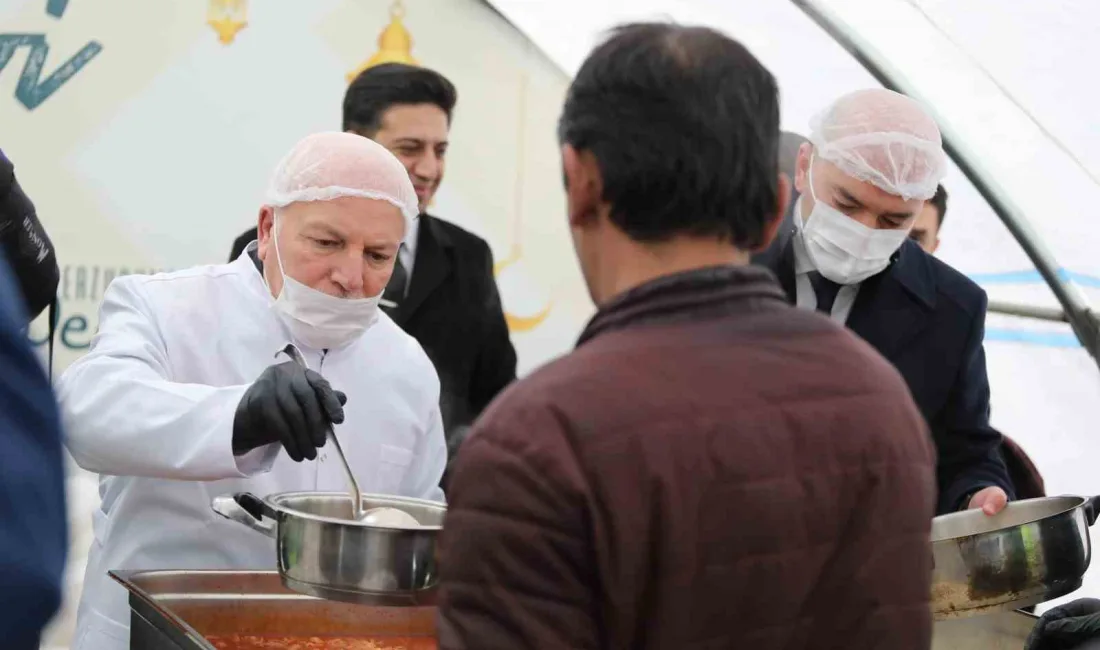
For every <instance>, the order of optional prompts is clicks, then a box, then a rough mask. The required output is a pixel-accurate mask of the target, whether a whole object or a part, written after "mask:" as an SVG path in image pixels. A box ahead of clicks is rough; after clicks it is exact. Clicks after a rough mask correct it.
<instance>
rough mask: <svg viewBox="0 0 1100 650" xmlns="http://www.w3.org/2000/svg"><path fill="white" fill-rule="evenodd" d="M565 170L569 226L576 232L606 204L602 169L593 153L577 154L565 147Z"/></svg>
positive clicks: (579, 152) (581, 152) (562, 149)
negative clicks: (602, 204)
mask: <svg viewBox="0 0 1100 650" xmlns="http://www.w3.org/2000/svg"><path fill="white" fill-rule="evenodd" d="M561 166H562V174H563V176H564V181H565V197H566V210H567V211H568V213H569V225H570V227H573V228H576V227H579V226H583V225H585V224H586V223H588V222H590V221H591V219H592V218H593V217H595V216H596V215H597V214H598V213H599V210H598V208H599V206H600V204H601V203H602V202H603V176H602V175H601V174H600V166H599V164H598V163H597V162H596V157H595V156H593V155H592V152H590V151H577V150H576V149H574V148H573V146H572V145H569V144H563V145H562V147H561Z"/></svg>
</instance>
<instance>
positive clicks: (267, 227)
mask: <svg viewBox="0 0 1100 650" xmlns="http://www.w3.org/2000/svg"><path fill="white" fill-rule="evenodd" d="M274 237H275V208H272V207H271V206H269V205H265V206H263V207H262V208H260V214H259V216H258V217H257V219H256V239H257V240H258V244H257V247H256V254H257V255H258V256H259V258H260V259H261V260H262V259H264V258H265V257H266V256H267V248H268V246H270V245H271V243H272V242H273V241H274Z"/></svg>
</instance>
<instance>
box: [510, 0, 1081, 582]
mask: <svg viewBox="0 0 1100 650" xmlns="http://www.w3.org/2000/svg"><path fill="white" fill-rule="evenodd" d="M802 1H803V2H804V3H805V4H806V5H808V6H809V7H811V8H812V9H814V10H815V11H818V12H821V13H823V14H825V15H827V16H828V17H830V18H831V19H833V20H835V21H837V22H839V23H841V24H842V25H843V27H844V29H845V30H846V31H847V32H848V33H850V34H852V35H853V36H854V37H855V38H857V39H858V40H859V41H860V42H861V43H862V44H864V45H866V46H867V47H869V48H870V49H871V50H874V51H875V52H876V54H877V55H878V56H879V58H880V59H881V60H883V61H885V62H887V64H888V66H889V68H890V72H892V73H893V74H894V76H895V77H896V80H897V81H898V83H900V84H902V85H903V86H904V87H905V89H906V90H908V91H910V92H911V93H912V94H913V95H915V96H916V97H917V98H918V99H920V100H922V101H924V102H925V103H926V104H927V105H928V106H930V107H931V108H932V110H933V112H934V113H935V114H936V116H937V118H938V120H939V121H940V124H941V127H942V128H943V130H944V132H945V135H947V136H948V137H949V138H951V139H952V140H953V142H954V144H955V145H956V146H957V147H958V148H959V149H962V150H965V151H969V152H972V153H973V154H975V155H974V160H973V162H974V163H975V164H976V166H977V168H978V171H979V172H980V173H983V175H984V176H985V177H986V179H987V182H988V183H989V184H991V185H992V186H993V187H994V189H995V190H997V191H998V192H999V193H1002V194H1003V196H1004V198H1005V199H1006V200H1007V202H1008V203H1009V204H1010V205H1011V206H1013V207H1015V208H1016V209H1017V210H1018V211H1019V213H1021V214H1022V215H1024V216H1025V218H1026V220H1027V222H1028V223H1029V224H1030V227H1031V229H1032V230H1033V231H1034V233H1035V234H1036V239H1037V240H1038V242H1039V244H1040V245H1041V246H1045V247H1046V248H1047V249H1049V251H1050V252H1051V253H1052V256H1053V258H1054V260H1055V263H1056V265H1057V266H1058V267H1060V273H1061V275H1062V276H1063V277H1064V278H1066V279H1067V280H1068V281H1069V282H1070V283H1071V285H1072V286H1071V291H1073V292H1077V291H1079V292H1081V294H1082V297H1083V300H1084V301H1086V302H1088V300H1089V298H1090V297H1091V299H1092V302H1093V303H1095V302H1096V300H1097V296H1098V292H1100V254H1098V252H1100V245H1098V244H1100V232H1098V231H1097V230H1096V229H1095V228H1092V227H1090V226H1091V225H1092V223H1093V222H1092V221H1091V217H1092V215H1091V214H1089V213H1090V211H1091V210H1094V209H1096V208H1095V206H1097V205H1100V182H1098V179H1100V128H1097V127H1098V125H1097V121H1096V118H1095V115H1096V110H1095V107H1096V106H1097V105H1098V104H1100V89H1098V88H1097V87H1096V85H1095V84H1093V83H1092V82H1091V79H1092V78H1093V77H1094V76H1095V65H1096V63H1097V62H1100V39H1097V38H1096V37H1095V29H1096V25H1100V3H1096V2H1094V1H1093V0H1051V1H1049V2H1042V3H1036V2H1031V1H1030V0H802ZM490 4H492V5H493V6H494V7H495V8H496V9H497V10H498V11H499V12H501V14H502V15H504V17H505V18H507V19H508V20H509V21H511V22H512V23H513V24H514V25H515V26H516V27H517V28H518V29H519V30H521V31H522V32H523V33H524V34H526V35H527V36H528V37H529V38H530V39H531V40H532V41H533V42H534V43H535V44H536V45H537V46H538V47H539V48H540V49H541V50H542V51H543V52H544V53H545V54H546V55H547V56H548V57H550V58H551V59H552V60H553V61H554V62H555V63H557V64H558V65H559V66H561V67H562V69H563V70H565V71H566V73H567V74H570V75H572V74H574V73H575V72H576V70H577V69H578V68H579V66H580V64H581V62H582V61H583V59H584V57H585V55H586V54H587V53H588V51H589V50H590V49H591V47H592V46H593V45H594V44H595V43H597V42H598V41H599V40H600V38H601V37H602V35H603V34H604V32H605V31H606V30H607V29H609V28H610V27H613V26H614V25H616V24H620V23H623V22H628V21H634V20H647V19H672V20H675V21H677V22H680V23H685V24H703V25H708V26H711V27H715V28H717V29H720V30H722V31H724V32H726V33H728V34H730V35H731V36H733V37H735V38H737V39H738V40H740V41H741V42H742V43H744V44H745V45H746V46H747V47H749V48H750V49H751V50H752V51H753V52H754V53H755V54H756V55H757V56H758V57H759V58H760V59H761V60H762V61H763V62H764V64H765V65H766V66H767V67H768V68H769V69H771V70H772V72H773V73H774V74H775V75H776V76H777V78H778V80H779V84H780V89H781V93H782V102H783V104H782V118H783V128H784V129H786V130H790V131H795V132H800V133H806V130H807V123H808V121H809V118H810V116H811V115H812V114H813V113H815V112H816V111H817V110H819V109H820V108H821V107H823V106H824V105H826V104H827V103H828V102H830V101H831V100H832V99H833V98H835V97H837V96H838V95H840V94H843V93H845V92H848V91H850V90H854V89H857V88H861V87H867V86H875V85H879V84H878V82H877V81H876V80H875V77H874V76H872V75H871V73H869V72H868V70H867V69H865V68H864V67H863V66H862V65H861V64H860V63H859V62H858V61H857V60H856V58H855V57H853V56H852V54H850V53H849V52H848V51H847V50H846V49H845V48H844V47H842V46H841V45H839V44H838V43H837V42H836V41H834V40H833V39H832V38H831V37H830V36H829V35H828V33H826V31H824V30H823V29H822V28H821V27H819V26H818V24H817V23H815V22H814V20H812V19H811V18H810V17H809V16H808V15H807V13H804V12H803V10H802V9H801V8H800V7H799V6H798V5H797V4H795V3H794V2H790V1H788V0H766V1H764V2H729V1H728V0H555V1H554V2H530V1H529V0H490ZM944 184H945V186H946V187H947V188H948V191H949V193H950V197H951V198H950V202H949V209H948V214H947V219H946V222H945V225H944V232H943V233H942V238H943V245H942V246H941V248H940V251H939V255H940V256H941V257H942V258H943V259H945V260H946V261H947V262H949V263H950V264H952V265H954V266H955V267H956V268H958V269H960V270H961V271H963V272H965V273H967V274H968V275H969V276H970V277H971V278H973V279H974V280H975V281H977V282H978V283H979V284H981V285H982V286H983V287H984V288H985V289H986V291H987V292H988V293H989V295H990V298H991V300H999V301H1010V302H1016V303H1027V304H1032V305H1040V306H1049V307H1058V306H1059V304H1058V301H1057V300H1056V299H1055V296H1054V294H1053V292H1052V291H1051V289H1050V287H1049V286H1047V284H1046V283H1045V282H1043V280H1042V278H1041V277H1040V275H1039V273H1038V272H1037V271H1036V267H1035V265H1033V264H1032V262H1031V260H1030V259H1029V258H1028V256H1027V255H1026V254H1025V253H1024V250H1023V249H1022V248H1021V246H1020V244H1019V243H1018V242H1017V241H1016V240H1015V239H1014V238H1013V236H1012V235H1011V234H1010V233H1009V231H1008V229H1007V228H1006V227H1005V225H1004V224H1003V223H1002V222H1001V221H1000V219H999V218H998V217H997V215H996V214H995V213H994V211H993V209H992V208H991V207H990V206H989V205H988V204H987V203H986V201H985V200H984V199H983V198H982V196H981V195H980V194H979V193H978V192H977V191H976V190H975V189H974V187H973V185H972V184H971V183H970V181H969V180H968V179H967V178H966V177H965V176H964V175H963V174H962V173H960V171H959V170H958V169H957V168H955V167H952V169H951V172H950V174H949V176H948V178H947V179H946V180H945V181H944ZM986 350H987V355H988V358H989V372H990V380H991V385H992V390H993V399H992V401H993V422H994V424H995V425H996V426H997V427H998V428H999V429H1001V430H1002V431H1004V432H1005V433H1006V434H1008V435H1010V436H1012V437H1013V438H1014V439H1016V440H1017V441H1019V442H1020V443H1021V444H1022V445H1023V446H1024V448H1025V449H1026V450H1027V451H1028V453H1029V454H1030V455H1031V456H1032V458H1033V459H1034V460H1035V461H1036V463H1037V464H1038V466H1039V469H1040V470H1041V471H1042V472H1043V474H1044V478H1045V480H1046V484H1047V491H1048V493H1050V494H1058V493H1079V494H1094V493H1096V492H1097V491H1098V490H1100V481H1097V480H1095V479H1094V478H1093V472H1092V470H1091V468H1092V466H1093V464H1094V463H1095V462H1096V459H1097V458H1098V457H1100V438H1098V437H1097V436H1096V435H1095V424H1094V422H1095V419H1096V415H1097V404H1098V398H1100V373H1098V371H1097V366H1096V365H1095V364H1094V362H1093V361H1092V360H1091V359H1090V358H1089V356H1088V354H1087V353H1086V352H1085V350H1084V349H1083V348H1082V347H1080V344H1079V343H1078V341H1077V338H1076V337H1075V336H1074V334H1073V332H1072V330H1071V328H1070V327H1069V326H1068V325H1065V324H1056V323H1046V322H1040V321H1035V320H1031V319H1023V318H1015V317H1008V316H999V315H995V314H991V315H990V317H989V319H988V322H987V336H986ZM1085 591H1087V592H1089V593H1091V594H1094V595H1096V594H1100V575H1098V571H1096V570H1094V571H1093V572H1091V574H1090V576H1089V578H1088V579H1087V580H1086V589H1085Z"/></svg>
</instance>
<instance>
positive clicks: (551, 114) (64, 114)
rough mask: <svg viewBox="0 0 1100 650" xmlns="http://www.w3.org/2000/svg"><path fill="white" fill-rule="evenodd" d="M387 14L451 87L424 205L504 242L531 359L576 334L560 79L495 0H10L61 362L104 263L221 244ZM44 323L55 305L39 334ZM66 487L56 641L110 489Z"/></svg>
mask: <svg viewBox="0 0 1100 650" xmlns="http://www.w3.org/2000/svg"><path fill="white" fill-rule="evenodd" d="M391 15H392V16H395V17H396V18H393V17H391ZM391 22H392V23H393V24H391ZM387 27H389V28H390V31H389V32H387V33H389V34H391V35H392V34H399V35H400V32H401V30H407V34H408V35H409V36H411V40H412V47H411V56H412V57H413V58H414V59H415V60H416V61H417V62H419V63H420V64H422V65H425V66H428V67H431V68H434V69H436V70H438V71H440V72H442V73H443V74H444V75H446V76H447V77H448V78H450V79H451V80H452V81H453V82H454V83H455V85H456V87H457V88H458V91H459V103H458V107H457V110H456V114H455V118H454V124H453V129H452V132H451V141H452V144H451V148H450V153H449V155H448V166H447V173H446V177H445V179H444V181H443V185H442V187H441V190H440V192H439V194H438V196H437V198H436V199H435V204H434V205H433V206H432V208H431V211H432V213H433V214H436V215H438V216H441V217H443V218H445V219H449V220H451V221H453V222H455V223H457V224H459V225H461V226H463V227H465V228H467V229H469V230H471V231H473V232H475V233H477V234H479V235H481V236H482V237H484V238H485V239H486V240H488V242H489V243H490V245H491V246H492V249H493V252H494V255H495V258H496V261H497V273H498V278H497V279H498V283H499V285H500V288H501V293H502V298H503V302H504V306H505V309H506V311H507V315H508V319H509V324H510V326H511V328H512V337H513V341H514V343H515V345H516V348H517V351H518V352H519V357H520V371H521V373H526V372H528V371H529V370H531V369H532V368H534V367H536V366H537V365H539V364H541V363H543V362H545V361H546V360H548V359H551V358H553V357H555V356H557V355H559V354H561V353H562V352H564V351H566V350H568V349H569V348H570V347H571V346H572V345H573V343H574V341H575V338H576V336H577V334H578V333H579V331H580V329H581V327H583V325H584V323H585V322H586V320H587V319H588V317H589V316H590V315H591V313H592V305H591V303H590V301H589V299H588V295H587V292H586V291H585V290H584V286H583V281H582V279H581V277H580V273H579V270H578V268H577V264H576V261H575V257H574V254H573V250H572V245H571V242H570V239H569V236H568V230H567V227H566V221H565V213H564V205H565V203H564V197H563V194H562V190H561V172H560V166H559V155H558V150H557V144H556V138H555V125H556V120H557V117H558V114H559V111H560V108H561V105H562V100H563V97H564V92H565V88H566V86H567V83H568V79H567V77H566V76H565V75H564V74H563V73H562V72H561V71H560V69H559V68H557V67H555V66H554V65H553V64H552V63H550V61H549V60H548V59H547V58H546V57H544V56H543V55H542V54H541V53H539V52H538V50H537V49H536V48H534V46H533V45H531V44H530V42H529V41H528V40H527V39H526V38H525V37H523V36H522V35H521V34H519V33H518V32H517V31H516V30H514V29H513V28H512V27H511V26H510V25H509V24H508V23H507V22H506V21H505V20H503V19H502V18H501V17H500V16H499V15H498V14H496V13H495V12H494V11H493V10H492V9H491V8H490V7H489V6H488V5H486V4H484V3H482V2H479V1H477V0H404V1H403V2H396V3H395V2H391V1H390V0H309V1H308V2H297V1H296V2H270V1H257V0H253V1H252V2H248V1H247V0H174V1H172V2H148V1H145V0H96V1H90V0H69V1H65V0H7V2H0V125H3V127H2V131H0V148H2V149H3V150H4V151H5V153H6V154H7V155H8V156H9V157H10V158H11V159H12V160H13V161H14V162H15V165H16V171H17V175H18V177H19V180H20V182H21V183H22V184H23V186H24V187H25V189H26V191H27V192H28V194H29V195H30V196H31V197H32V199H33V200H34V202H35V204H36V206H37V209H38V213H39V215H40V217H41V219H42V221H43V222H44V224H45V226H46V229H47V231H48V233H49V235H50V237H51V238H52V239H53V241H54V243H55V245H56V247H57V250H58V259H59V260H60V264H61V267H62V281H61V287H60V294H61V296H60V297H61V309H60V319H59V321H58V327H57V329H58V344H57V350H56V360H55V372H60V371H61V370H63V369H64V368H65V367H66V366H67V365H68V364H69V363H71V362H72V361H73V360H74V359H76V358H78V357H79V355H81V354H82V353H83V352H84V351H85V350H86V349H87V348H88V346H89V344H90V341H91V338H92V336H93V334H94V332H95V329H96V325H97V311H98V307H99V303H100V300H101V299H102V296H103V291H104V289H105V287H106V286H107V284H108V283H109V282H110V281H111V279H112V278H114V277H117V276H119V275H125V274H128V273H152V272H156V271H159V270H170V269H179V268H184V267H188V266H192V265H197V264H216V263H221V262H224V261H225V259H226V257H227V256H228V254H229V251H230V247H231V244H232V242H233V239H234V238H235V237H236V236H237V235H239V234H240V233H241V232H243V231H244V230H245V229H246V228H247V227H249V226H251V225H254V223H255V219H256V216H257V212H258V209H259V206H260V200H261V197H262V192H263V189H264V187H265V184H266V181H267V178H268V174H269V173H270V171H271V170H272V168H273V167H274V165H275V163H276V162H277V161H278V159H279V158H280V157H281V156H282V154H283V153H285V151H286V150H287V149H288V148H289V147H290V146H291V145H292V144H293V143H294V142H295V141H296V140H297V139H298V138H300V137H302V136H304V135H306V134H308V133H310V132H314V131H320V130H334V129H335V130H338V129H339V128H340V105H341V99H342V97H343V92H344V89H345V88H346V84H347V82H348V78H347V75H349V74H350V73H353V72H354V71H356V70H357V69H359V68H360V67H361V66H362V65H363V64H364V63H365V62H367V61H368V60H369V59H370V58H371V57H372V56H374V55H375V53H376V52H378V50H379V40H380V36H381V35H382V33H383V30H385V29H386V28H387ZM398 40H400V39H398ZM396 54H398V55H399V54H401V53H400V52H398V53H396ZM405 54H409V53H408V52H406V53H405ZM386 55H387V56H391V57H392V56H394V55H395V53H393V52H390V53H386ZM45 333H46V322H45V319H44V318H43V319H40V320H39V321H38V322H36V323H35V324H34V325H33V327H32V331H31V334H32V337H33V338H35V339H36V340H37V341H39V342H41V341H43V340H44V339H45ZM69 492H70V510H71V513H72V554H71V558H70V566H69V580H68V581H69V585H68V593H67V596H66V606H65V611H64V612H63V613H62V615H61V616H60V617H59V618H58V620H57V621H56V622H55V624H54V626H53V629H51V631H50V633H49V634H48V635H47V638H46V639H45V641H44V644H45V645H46V646H56V647H68V644H69V643H70V642H71V640H70V638H69V635H70V634H71V625H72V618H73V612H74V611H75V604H76V600H75V599H76V598H77V597H78V596H79V589H80V584H81V581H82V578H83V571H84V562H85V557H86V552H87V548H88V544H89V543H90V542H91V527H90V522H91V510H92V508H95V507H98V494H97V490H96V483H95V479H94V477H92V476H90V475H88V474H87V473H85V472H83V471H80V470H78V469H77V468H75V466H73V471H72V472H71V473H70V490H69Z"/></svg>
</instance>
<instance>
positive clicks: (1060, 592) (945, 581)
mask: <svg viewBox="0 0 1100 650" xmlns="http://www.w3.org/2000/svg"><path fill="white" fill-rule="evenodd" d="M1098 506H1100V497H1093V498H1091V499H1087V498H1084V497H1077V496H1061V497H1043V498H1040V499H1027V500H1024V501H1014V502H1012V503H1009V504H1008V507H1006V508H1005V509H1004V510H1003V511H1002V512H1000V513H998V514H997V515H994V516H992V517H990V516H987V515H986V514H984V513H983V512H982V511H980V510H967V511H964V512H956V513H951V514H948V515H943V516H940V517H936V518H934V519H933V520H932V552H933V557H934V559H935V571H934V573H933V579H932V609H933V615H934V617H935V619H936V620H946V619H952V618H961V617H965V616H974V615H977V614H984V613H987V612H991V611H998V610H1009V609H1017V608H1020V607H1026V606H1028V605H1035V604H1038V603H1041V602H1045V601H1047V600H1051V599H1053V598H1057V597H1059V596H1064V595H1066V594H1068V593H1070V592H1072V591H1074V590H1076V589H1077V588H1079V587H1080V586H1081V577H1082V576H1083V575H1084V573H1085V570H1086V569H1088V567H1089V562H1090V560H1091V558H1092V544H1091V541H1090V539H1089V526H1091V525H1092V524H1093V523H1095V522H1096V515H1097V508H1098Z"/></svg>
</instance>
